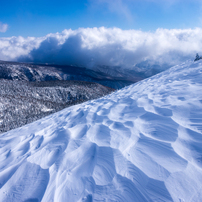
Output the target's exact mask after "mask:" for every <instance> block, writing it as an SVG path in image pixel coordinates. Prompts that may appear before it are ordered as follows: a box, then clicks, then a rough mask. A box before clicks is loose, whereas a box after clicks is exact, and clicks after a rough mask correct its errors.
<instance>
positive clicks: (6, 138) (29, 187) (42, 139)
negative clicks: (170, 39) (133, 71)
mask: <svg viewBox="0 0 202 202" xmlns="http://www.w3.org/2000/svg"><path fill="white" fill-rule="evenodd" d="M201 90H202V63H201V62H200V61H198V62H195V63H193V62H186V63H184V64H182V65H180V66H175V67H173V68H171V69H169V70H167V71H165V72H163V73H160V74H158V75H156V76H153V77H151V78H149V79H146V80H143V81H141V82H138V83H136V84H134V85H131V86H129V87H126V88H124V89H122V90H119V91H117V92H115V93H113V94H111V95H108V96H105V97H103V98H100V99H98V100H93V101H89V102H86V103H83V104H80V105H77V106H73V107H70V108H67V109H64V110H62V111H60V112H58V113H55V114H53V115H50V116H48V117H46V118H43V119H41V120H38V121H36V122H34V123H31V124H28V125H26V126H23V127H21V128H18V129H15V130H12V131H9V132H7V133H4V134H1V135H0V162H1V163H0V201H16V202H19V201H24V202H28V201H32V202H39V201H43V202H47V201H48V202H51V201H55V202H64V201H65V202H66V201H71V202H72V201H86V202H87V201H124V202H125V201H138V202H141V201H184V202H185V201H201V200H202V188H201V187H202V184H201V182H202V93H201Z"/></svg>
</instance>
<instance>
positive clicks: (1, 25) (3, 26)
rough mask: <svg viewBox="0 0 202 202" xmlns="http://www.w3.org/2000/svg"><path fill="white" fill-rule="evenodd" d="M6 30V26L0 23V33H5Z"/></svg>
mask: <svg viewBox="0 0 202 202" xmlns="http://www.w3.org/2000/svg"><path fill="white" fill-rule="evenodd" d="M7 29H8V25H7V24H3V23H1V22H0V32H6V31H7Z"/></svg>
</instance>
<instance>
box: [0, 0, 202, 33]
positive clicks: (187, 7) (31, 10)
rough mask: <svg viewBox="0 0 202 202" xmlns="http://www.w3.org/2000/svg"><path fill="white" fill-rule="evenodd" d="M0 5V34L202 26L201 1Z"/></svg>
mask: <svg viewBox="0 0 202 202" xmlns="http://www.w3.org/2000/svg"><path fill="white" fill-rule="evenodd" d="M0 5H1V6H0V22H1V24H0V31H1V30H2V32H0V37H10V36H23V37H27V36H34V37H40V36H44V35H46V34H48V33H56V32H62V31H63V30H64V29H73V30H74V29H78V28H79V27H83V28H87V27H91V28H92V27H101V26H104V27H107V28H110V27H118V28H121V29H123V30H128V29H135V30H142V31H155V30H156V29H158V28H166V29H186V28H195V27H201V26H202V14H201V13H202V12H201V11H202V9H201V8H202V6H201V1H200V0H183V1H182V0H79V1H76V0H6V1H1V4H0ZM3 25H4V28H2V26H3Z"/></svg>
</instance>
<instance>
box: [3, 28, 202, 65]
mask: <svg viewBox="0 0 202 202" xmlns="http://www.w3.org/2000/svg"><path fill="white" fill-rule="evenodd" d="M201 47H202V29H200V28H195V29H183V30H182V29H171V30H168V29H157V30H156V31H155V32H143V31H140V30H121V29H119V28H105V27H100V28H80V29H77V30H71V29H70V30H64V31H63V32H62V33H55V34H48V35H47V36H45V37H40V38H34V37H28V38H23V37H11V38H0V59H1V60H20V61H34V62H43V63H58V64H73V65H80V66H86V67H95V66H97V65H109V66H122V67H125V68H134V67H135V65H136V64H138V63H141V62H144V61H150V63H151V64H159V65H164V64H167V65H169V66H171V65H175V64H179V63H181V62H183V61H184V60H186V59H194V57H195V54H196V52H198V53H199V54H202V49H201Z"/></svg>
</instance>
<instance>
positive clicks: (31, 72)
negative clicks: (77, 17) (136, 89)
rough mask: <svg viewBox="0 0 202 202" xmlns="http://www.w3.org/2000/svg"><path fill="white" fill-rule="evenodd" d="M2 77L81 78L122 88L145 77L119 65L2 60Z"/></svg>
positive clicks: (0, 69) (32, 78) (21, 78)
mask: <svg viewBox="0 0 202 202" xmlns="http://www.w3.org/2000/svg"><path fill="white" fill-rule="evenodd" d="M0 78H3V79H10V80H25V81H49V80H79V81H90V82H96V83H100V84H102V85H104V86H108V87H111V88H114V89H120V88H122V87H125V86H128V85H130V84H132V83H135V82H137V81H140V80H142V79H144V78H145V76H144V75H142V74H141V73H137V72H135V71H132V70H124V71H123V70H122V69H121V68H119V67H110V68H109V67H106V66H100V67H97V68H96V70H92V69H87V68H84V67H76V66H67V65H66V66H62V65H48V64H47V65H45V64H37V65H36V64H31V63H17V62H4V61H0Z"/></svg>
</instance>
